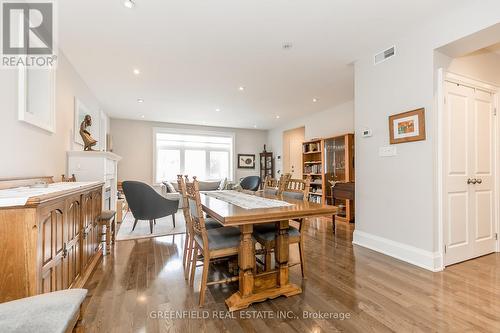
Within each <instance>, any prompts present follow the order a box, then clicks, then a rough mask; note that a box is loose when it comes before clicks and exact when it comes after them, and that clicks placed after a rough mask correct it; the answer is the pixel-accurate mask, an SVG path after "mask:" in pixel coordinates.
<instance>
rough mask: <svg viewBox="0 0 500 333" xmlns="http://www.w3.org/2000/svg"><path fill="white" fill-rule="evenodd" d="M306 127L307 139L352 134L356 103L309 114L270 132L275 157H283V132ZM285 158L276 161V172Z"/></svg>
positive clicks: (270, 148)
mask: <svg viewBox="0 0 500 333" xmlns="http://www.w3.org/2000/svg"><path fill="white" fill-rule="evenodd" d="M302 126H304V127H305V139H306V140H310V139H313V138H323V137H331V136H336V135H341V134H345V133H352V132H353V130H354V103H353V101H349V102H347V103H344V104H340V105H337V106H334V107H331V108H329V109H327V110H324V111H320V112H316V113H312V114H309V115H307V116H304V117H301V118H298V119H295V120H293V121H290V122H288V123H286V124H285V125H283V126H280V127H278V128H274V129H272V130H270V131H269V135H268V139H267V141H268V147H269V149H268V150H270V151H272V152H273V153H274V156H275V157H277V156H282V153H283V132H284V131H286V130H289V129H294V128H298V127H302ZM282 160H283V157H282V158H281V159H280V160H278V159H276V167H275V170H276V172H277V171H278V170H281V168H282Z"/></svg>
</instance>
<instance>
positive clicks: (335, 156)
mask: <svg viewBox="0 0 500 333" xmlns="http://www.w3.org/2000/svg"><path fill="white" fill-rule="evenodd" d="M324 151H325V154H324V159H325V181H326V182H327V183H328V184H327V185H328V186H327V187H326V191H325V194H326V203H327V204H329V205H335V206H337V207H338V208H339V213H338V214H337V216H336V218H338V219H340V220H343V221H349V222H353V221H354V199H352V200H346V199H334V198H333V195H332V186H333V184H335V183H337V182H341V183H350V182H354V134H346V135H341V136H337V137H333V138H327V139H324Z"/></svg>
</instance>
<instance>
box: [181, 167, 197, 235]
mask: <svg viewBox="0 0 500 333" xmlns="http://www.w3.org/2000/svg"><path fill="white" fill-rule="evenodd" d="M177 184H178V185H179V192H180V194H181V197H182V213H183V214H184V220H185V221H186V227H187V232H188V233H189V234H191V235H194V230H193V221H192V219H191V214H190V213H189V200H188V197H187V190H186V182H185V180H184V177H183V176H182V175H177Z"/></svg>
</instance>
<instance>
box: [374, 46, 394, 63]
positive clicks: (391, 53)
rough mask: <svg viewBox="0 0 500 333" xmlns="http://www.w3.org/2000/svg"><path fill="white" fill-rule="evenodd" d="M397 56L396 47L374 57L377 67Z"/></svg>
mask: <svg viewBox="0 0 500 333" xmlns="http://www.w3.org/2000/svg"><path fill="white" fill-rule="evenodd" d="M395 54H396V47H395V46H393V47H390V48H388V49H387V50H385V51H382V52H380V53H377V54H376V55H375V57H374V62H375V65H378V64H380V63H382V62H384V61H386V60H387V59H389V58H392V57H394V55H395Z"/></svg>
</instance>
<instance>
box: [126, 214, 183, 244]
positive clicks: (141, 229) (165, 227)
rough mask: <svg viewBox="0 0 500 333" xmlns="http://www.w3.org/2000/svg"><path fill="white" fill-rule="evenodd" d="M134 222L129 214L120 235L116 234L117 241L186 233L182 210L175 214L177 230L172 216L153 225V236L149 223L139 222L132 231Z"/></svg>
mask: <svg viewBox="0 0 500 333" xmlns="http://www.w3.org/2000/svg"><path fill="white" fill-rule="evenodd" d="M134 221H135V219H134V216H133V215H132V213H131V212H129V213H128V214H127V216H125V219H124V220H123V222H122V223H120V226H119V228H118V233H117V234H116V240H117V241H123V240H131V239H141V238H151V237H160V236H167V235H177V234H183V233H185V232H186V223H185V221H184V214H183V213H182V210H179V211H178V212H177V214H175V228H174V226H173V224H172V216H167V217H163V218H161V219H157V220H156V224H155V225H153V233H152V234H151V232H150V230H149V221H141V220H139V221H138V222H137V225H136V226H135V230H134V231H132V227H133V226H134Z"/></svg>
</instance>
